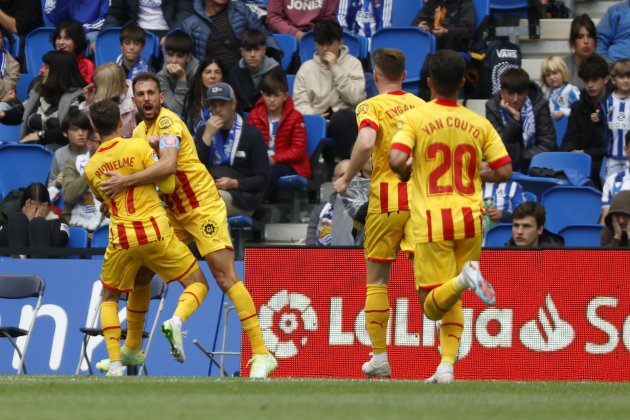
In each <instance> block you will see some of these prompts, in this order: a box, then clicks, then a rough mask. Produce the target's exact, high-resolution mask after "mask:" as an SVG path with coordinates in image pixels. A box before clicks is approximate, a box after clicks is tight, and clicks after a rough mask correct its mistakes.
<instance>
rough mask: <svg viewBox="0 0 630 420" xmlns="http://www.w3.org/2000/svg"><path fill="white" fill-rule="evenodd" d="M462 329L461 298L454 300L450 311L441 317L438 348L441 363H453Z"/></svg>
mask: <svg viewBox="0 0 630 420" xmlns="http://www.w3.org/2000/svg"><path fill="white" fill-rule="evenodd" d="M463 330H464V310H463V309H462V300H461V299H460V300H458V301H457V302H455V304H454V305H453V307H452V308H451V310H450V311H448V312H447V313H446V315H444V318H442V325H441V326H440V350H441V352H442V363H444V364H447V365H454V364H455V360H457V352H458V351H459V343H460V341H461V338H462V331H463Z"/></svg>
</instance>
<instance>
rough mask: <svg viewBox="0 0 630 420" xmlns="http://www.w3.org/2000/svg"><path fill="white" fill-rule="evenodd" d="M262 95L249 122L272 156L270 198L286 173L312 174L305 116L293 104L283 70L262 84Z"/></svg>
mask: <svg viewBox="0 0 630 420" xmlns="http://www.w3.org/2000/svg"><path fill="white" fill-rule="evenodd" d="M260 90H261V91H262V98H260V99H259V100H258V102H257V103H256V106H255V107H254V108H253V109H252V111H251V112H250V113H249V116H248V118H247V122H248V123H249V124H251V125H252V126H254V127H256V128H257V129H258V131H260V132H261V133H262V136H263V139H264V141H265V146H266V147H267V156H269V165H270V167H269V190H268V193H267V197H269V196H270V195H271V194H272V193H273V190H274V188H275V185H276V181H277V180H278V178H280V177H282V176H286V175H295V174H297V175H300V176H303V177H305V178H310V177H311V163H310V160H309V156H308V153H307V151H306V129H305V127H304V117H303V116H302V114H300V113H299V112H298V111H296V110H295V108H294V107H293V100H292V99H291V97H290V96H289V86H288V83H287V78H286V76H285V75H284V74H281V73H269V74H267V75H266V76H265V77H264V78H263V80H262V84H261V86H260Z"/></svg>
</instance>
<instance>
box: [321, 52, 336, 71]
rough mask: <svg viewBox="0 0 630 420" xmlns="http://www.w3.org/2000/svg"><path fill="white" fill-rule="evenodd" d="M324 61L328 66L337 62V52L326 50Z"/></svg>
mask: <svg viewBox="0 0 630 420" xmlns="http://www.w3.org/2000/svg"><path fill="white" fill-rule="evenodd" d="M321 60H322V63H324V64H325V65H326V66H328V68H330V67H332V66H334V65H336V64H337V54H335V53H334V52H331V51H326V52H325V53H324V57H322V58H321Z"/></svg>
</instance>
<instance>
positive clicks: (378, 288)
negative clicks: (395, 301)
mask: <svg viewBox="0 0 630 420" xmlns="http://www.w3.org/2000/svg"><path fill="white" fill-rule="evenodd" d="M388 320H389V299H388V298H387V285H386V284H368V285H367V293H366V295H365V328H366V329H367V332H368V335H369V336H370V341H371V342H372V353H374V354H381V353H384V352H385V350H386V349H387V343H386V341H387V321H388Z"/></svg>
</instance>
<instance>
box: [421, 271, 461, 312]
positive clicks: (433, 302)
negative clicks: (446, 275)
mask: <svg viewBox="0 0 630 420" xmlns="http://www.w3.org/2000/svg"><path fill="white" fill-rule="evenodd" d="M463 291H464V288H463V287H462V286H461V284H459V276H457V277H453V278H452V279H450V280H449V281H447V282H446V283H444V284H442V285H441V286H439V287H436V288H435V289H433V290H431V293H429V296H427V298H426V299H425V301H424V313H425V315H426V316H427V317H428V318H429V319H432V320H434V321H437V320H439V319H442V317H443V316H444V315H445V314H446V313H447V312H448V311H449V310H450V309H451V307H452V306H453V305H455V302H457V301H458V300H459V298H460V297H461V295H462V292H463Z"/></svg>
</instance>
